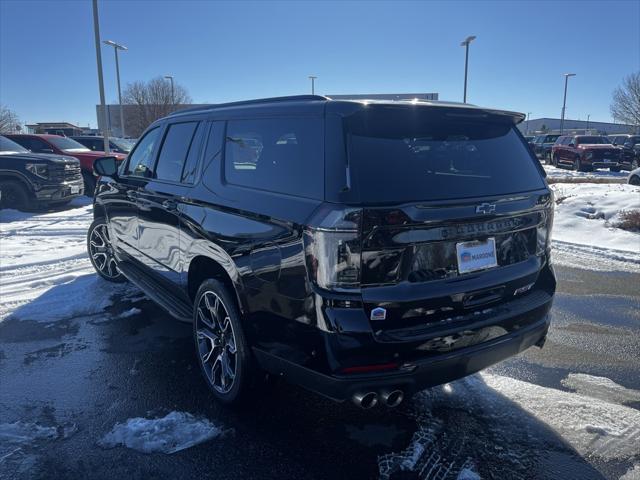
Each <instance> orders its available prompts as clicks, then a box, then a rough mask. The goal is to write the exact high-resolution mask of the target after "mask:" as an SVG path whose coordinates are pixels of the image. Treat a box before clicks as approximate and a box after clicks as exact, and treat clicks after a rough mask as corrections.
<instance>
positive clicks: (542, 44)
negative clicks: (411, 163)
mask: <svg viewBox="0 0 640 480" xmlns="http://www.w3.org/2000/svg"><path fill="white" fill-rule="evenodd" d="M99 6H100V28H101V36H102V39H113V40H115V41H118V42H120V43H122V44H124V45H127V46H128V47H129V51H128V52H125V53H123V54H122V55H121V63H120V67H121V78H122V82H123V84H126V83H127V82H131V81H134V80H148V79H150V78H152V77H155V76H158V75H164V74H171V75H174V76H175V79H176V81H177V82H179V83H181V84H182V85H184V86H185V87H186V88H187V89H188V91H189V93H190V94H191V96H192V98H193V100H194V102H198V103H200V102H203V103H204V102H222V101H228V100H238V99H247V98H256V97H265V96H277V95H289V94H301V93H308V92H309V89H310V87H309V80H308V79H307V76H308V75H309V74H315V75H317V76H318V77H319V78H318V80H317V81H316V82H317V83H316V93H320V94H331V93H333V94H338V93H391V92H393V93H396V92H438V93H439V94H440V98H441V99H443V100H456V101H461V100H462V89H463V73H464V49H463V48H462V47H460V42H461V41H462V40H463V39H464V38H465V37H466V36H468V35H477V37H478V38H477V40H476V41H475V42H474V43H472V45H471V50H470V62H469V87H468V96H469V101H470V102H471V103H476V104H479V105H486V106H492V107H500V108H506V109H513V110H518V111H522V112H525V113H527V112H531V118H536V117H543V116H546V117H558V116H559V115H560V109H561V107H562V93H563V92H562V90H563V77H562V74H563V73H564V72H574V73H577V76H576V77H574V78H572V79H570V85H569V96H568V100H567V117H569V118H581V119H586V116H587V114H590V115H591V119H592V120H598V121H610V119H611V117H610V114H609V103H610V100H611V93H612V91H613V90H614V88H615V87H616V86H617V85H618V84H619V83H620V82H621V81H622V79H623V78H624V76H626V75H628V74H629V73H631V72H633V71H638V70H640V1H638V0H630V1H618V2H616V1H608V2H605V1H567V2H562V1H557V2H552V1H538V2H524V1H522V2H518V1H513V2H508V1H497V2H483V1H476V2H462V1H451V2H365V1H357V2H302V1H301V2H267V1H263V2H212V1H204V0H202V1H172V0H164V1H152V0H147V1H116V0H101V1H99ZM91 15H92V14H91V2H90V1H89V0H75V1H55V0H51V1H45V2H40V1H31V0H23V1H17V0H0V103H2V104H5V105H7V106H8V107H9V108H12V109H13V110H15V111H16V112H17V113H18V115H19V116H20V118H21V120H22V121H24V122H36V121H70V122H77V123H79V124H82V125H87V124H91V125H92V126H95V124H96V118H95V104H96V103H98V101H99V94H98V84H97V71H96V60H95V50H94V43H93V26H92V16H91ZM103 65H104V71H105V88H106V93H107V101H109V102H115V100H116V99H117V93H116V84H115V67H114V60H113V49H112V48H110V47H104V48H103Z"/></svg>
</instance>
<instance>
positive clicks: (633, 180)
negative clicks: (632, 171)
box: [629, 175, 640, 185]
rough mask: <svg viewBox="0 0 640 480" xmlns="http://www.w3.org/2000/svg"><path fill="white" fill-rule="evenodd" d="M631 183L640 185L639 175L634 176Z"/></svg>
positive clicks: (630, 180)
mask: <svg viewBox="0 0 640 480" xmlns="http://www.w3.org/2000/svg"><path fill="white" fill-rule="evenodd" d="M629 183H630V184H631V185H640V177H639V176H638V175H634V176H633V177H631V178H630V179H629Z"/></svg>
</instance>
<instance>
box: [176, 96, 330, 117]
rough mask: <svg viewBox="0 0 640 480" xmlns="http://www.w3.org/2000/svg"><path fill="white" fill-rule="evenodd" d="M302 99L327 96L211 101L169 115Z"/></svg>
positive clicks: (315, 98) (323, 98) (321, 98)
mask: <svg viewBox="0 0 640 480" xmlns="http://www.w3.org/2000/svg"><path fill="white" fill-rule="evenodd" d="M304 100H328V98H327V97H323V96H322V95H290V96H286V97H271V98H258V99H255V100H241V101H238V102H228V103H212V104H211V105H207V106H200V107H194V108H186V109H184V110H176V111H175V112H172V113H170V114H169V115H167V116H169V117H173V116H175V115H181V114H183V113H193V112H200V111H203V112H204V111H208V110H212V109H215V108H225V107H236V106H241V105H260V104H262V103H277V102H300V101H304Z"/></svg>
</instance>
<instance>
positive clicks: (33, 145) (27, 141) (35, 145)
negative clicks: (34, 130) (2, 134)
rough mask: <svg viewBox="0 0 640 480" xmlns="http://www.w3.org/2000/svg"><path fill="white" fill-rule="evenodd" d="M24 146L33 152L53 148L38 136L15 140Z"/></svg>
mask: <svg viewBox="0 0 640 480" xmlns="http://www.w3.org/2000/svg"><path fill="white" fill-rule="evenodd" d="M16 142H18V143H19V144H20V145H22V146H23V147H24V148H27V149H29V150H31V151H32V152H33V153H42V152H43V151H45V150H53V148H51V146H50V145H49V144H48V143H47V142H45V141H44V140H41V139H39V138H38V137H26V138H25V137H22V138H20V139H18V140H16Z"/></svg>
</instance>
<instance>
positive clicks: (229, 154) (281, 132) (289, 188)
mask: <svg viewBox="0 0 640 480" xmlns="http://www.w3.org/2000/svg"><path fill="white" fill-rule="evenodd" d="M322 128H323V123H322V120H321V119H320V118H309V117H307V118H305V117H299V118H260V119H254V120H231V121H229V122H228V124H227V134H226V140H225V160H224V166H225V168H224V176H225V181H226V182H227V183H230V184H233V185H240V186H244V187H251V188H256V189H259V190H267V191H270V192H277V193H284V194H288V195H295V196H299V197H306V198H314V199H322V198H323V197H324V152H323V147H324V139H323V133H322Z"/></svg>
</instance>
